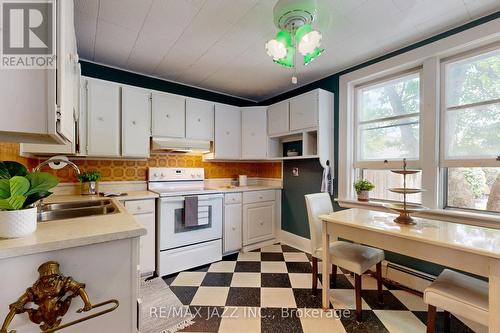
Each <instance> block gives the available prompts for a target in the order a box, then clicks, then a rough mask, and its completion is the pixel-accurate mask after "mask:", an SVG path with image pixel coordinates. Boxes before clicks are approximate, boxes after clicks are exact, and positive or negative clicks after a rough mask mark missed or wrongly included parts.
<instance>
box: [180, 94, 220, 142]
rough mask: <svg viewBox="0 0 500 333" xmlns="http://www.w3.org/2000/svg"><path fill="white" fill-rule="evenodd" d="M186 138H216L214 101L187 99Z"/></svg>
mask: <svg viewBox="0 0 500 333" xmlns="http://www.w3.org/2000/svg"><path fill="white" fill-rule="evenodd" d="M186 139H195V140H213V139H214V103H212V102H208V101H203V100H200V99H193V98H188V99H186Z"/></svg>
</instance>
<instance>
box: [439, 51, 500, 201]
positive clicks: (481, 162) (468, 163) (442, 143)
mask: <svg viewBox="0 0 500 333" xmlns="http://www.w3.org/2000/svg"><path fill="white" fill-rule="evenodd" d="M494 51H500V42H496V43H492V44H489V45H486V46H482V47H477V48H475V49H473V50H469V51H466V52H462V53H459V54H456V55H453V56H450V57H447V58H444V59H442V60H441V64H440V73H439V75H440V77H441V80H440V85H439V88H440V126H439V165H440V167H441V168H450V167H499V166H500V163H498V160H496V159H495V158H488V159H486V158H468V159H456V158H447V157H446V144H447V141H446V132H447V116H448V112H450V108H452V109H453V110H451V111H455V110H457V111H458V110H460V109H467V108H470V107H473V106H480V105H486V104H499V103H500V98H498V99H494V100H493V101H494V102H493V103H484V102H479V103H469V104H466V105H460V106H451V107H448V106H447V99H446V68H447V66H448V65H450V64H453V63H456V62H459V61H462V60H466V59H469V58H473V57H476V56H480V55H481V54H485V53H489V52H494ZM498 154H499V155H498V156H500V151H499V152H498ZM444 181H446V179H444ZM443 205H444V206H443V207H445V208H446V207H447V206H446V201H445V202H443ZM460 209H461V208H460Z"/></svg>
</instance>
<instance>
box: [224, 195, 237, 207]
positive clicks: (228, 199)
mask: <svg viewBox="0 0 500 333" xmlns="http://www.w3.org/2000/svg"><path fill="white" fill-rule="evenodd" d="M237 203H241V193H227V194H225V195H224V204H226V205H231V204H237Z"/></svg>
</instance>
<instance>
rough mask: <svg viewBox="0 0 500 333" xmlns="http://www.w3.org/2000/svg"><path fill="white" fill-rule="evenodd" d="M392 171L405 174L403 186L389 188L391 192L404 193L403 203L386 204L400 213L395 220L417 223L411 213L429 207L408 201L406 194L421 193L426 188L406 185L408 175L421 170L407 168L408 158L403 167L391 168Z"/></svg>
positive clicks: (408, 223)
mask: <svg viewBox="0 0 500 333" xmlns="http://www.w3.org/2000/svg"><path fill="white" fill-rule="evenodd" d="M391 172H394V173H397V174H400V175H403V187H395V188H390V189H389V191H391V192H394V193H399V194H402V195H403V202H402V203H399V202H398V203H387V204H385V207H386V208H389V209H390V210H393V211H395V212H397V213H399V216H398V217H397V218H395V219H394V222H396V223H399V224H406V225H412V224H416V222H415V221H414V220H413V218H412V217H411V216H410V214H411V213H416V212H420V211H423V210H426V209H427V208H425V207H424V206H422V205H416V204H411V203H408V202H407V200H406V195H408V194H416V193H421V192H423V191H425V190H423V189H420V188H407V187H406V176H407V175H412V174H415V173H418V172H420V170H410V169H407V168H406V159H403V169H398V170H391Z"/></svg>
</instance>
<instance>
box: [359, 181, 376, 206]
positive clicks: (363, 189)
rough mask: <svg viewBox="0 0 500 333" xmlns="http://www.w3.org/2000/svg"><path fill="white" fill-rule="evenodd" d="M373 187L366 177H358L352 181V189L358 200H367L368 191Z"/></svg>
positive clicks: (368, 197) (368, 198) (368, 196)
mask: <svg viewBox="0 0 500 333" xmlns="http://www.w3.org/2000/svg"><path fill="white" fill-rule="evenodd" d="M374 188H375V185H373V183H371V182H370V181H368V180H366V179H359V180H358V181H356V182H355V183H354V190H356V193H357V195H358V201H369V200H370V191H371V190H373V189H374Z"/></svg>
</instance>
